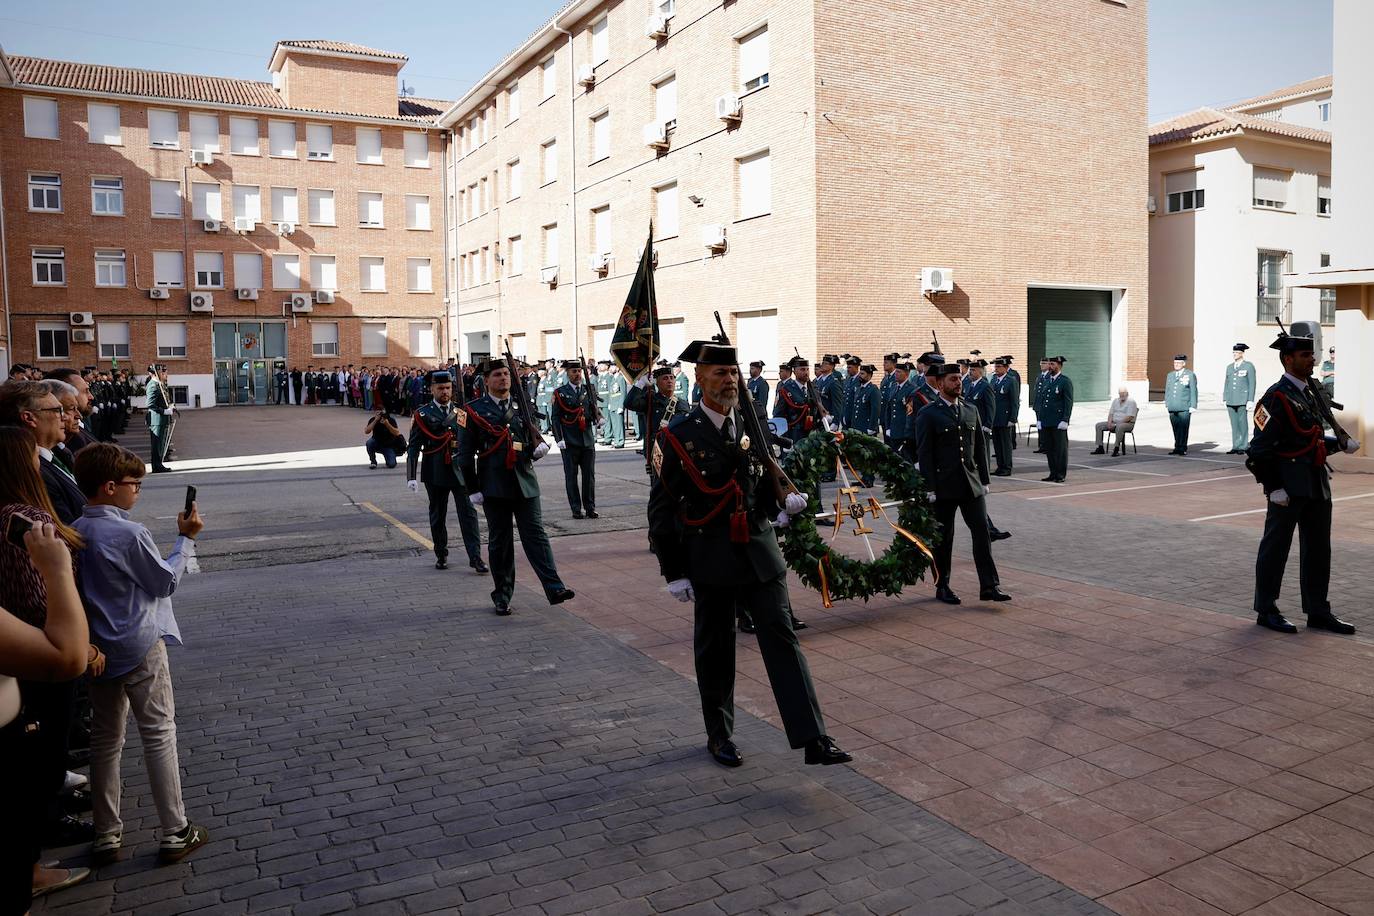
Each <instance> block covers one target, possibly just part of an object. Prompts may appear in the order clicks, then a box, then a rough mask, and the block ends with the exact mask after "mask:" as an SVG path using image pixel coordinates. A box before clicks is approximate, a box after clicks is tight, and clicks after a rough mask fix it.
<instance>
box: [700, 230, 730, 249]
mask: <svg viewBox="0 0 1374 916" xmlns="http://www.w3.org/2000/svg"><path fill="white" fill-rule="evenodd" d="M701 244H702V245H704V246H705V247H707V248H709V249H710V250H711V251H724V250H725V248H726V246H727V243H726V241H725V227H724V226H722V225H721V224H720V223H712V224H711V225H708V226H702V227H701Z"/></svg>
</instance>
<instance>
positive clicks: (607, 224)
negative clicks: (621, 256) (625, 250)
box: [590, 204, 614, 257]
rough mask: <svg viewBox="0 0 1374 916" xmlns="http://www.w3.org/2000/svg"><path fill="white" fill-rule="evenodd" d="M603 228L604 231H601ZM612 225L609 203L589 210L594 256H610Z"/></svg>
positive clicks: (612, 236)
mask: <svg viewBox="0 0 1374 916" xmlns="http://www.w3.org/2000/svg"><path fill="white" fill-rule="evenodd" d="M603 230H604V232H603ZM613 233H614V227H613V225H612V223H611V205H610V204H602V205H601V206H599V207H594V208H593V209H592V212H591V239H590V241H591V249H592V252H591V253H592V254H593V255H596V256H598V257H599V256H601V255H605V256H607V257H610V254H611V248H612V247H613V245H612V241H613V238H614V235H613Z"/></svg>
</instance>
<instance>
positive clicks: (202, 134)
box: [191, 112, 219, 153]
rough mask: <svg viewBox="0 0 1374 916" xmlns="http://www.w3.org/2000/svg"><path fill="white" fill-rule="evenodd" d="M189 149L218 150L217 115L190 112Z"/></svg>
mask: <svg viewBox="0 0 1374 916" xmlns="http://www.w3.org/2000/svg"><path fill="white" fill-rule="evenodd" d="M191 149H198V150H204V151H206V152H209V153H218V152H219V116H218V115H212V114H196V113H195V112H192V113H191Z"/></svg>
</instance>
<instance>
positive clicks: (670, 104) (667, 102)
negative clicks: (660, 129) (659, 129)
mask: <svg viewBox="0 0 1374 916" xmlns="http://www.w3.org/2000/svg"><path fill="white" fill-rule="evenodd" d="M654 108H655V111H656V114H657V118H658V123H660V124H669V123H672V122H674V121H676V120H677V77H675V76H670V77H668V79H666V80H664V81H663V82H661V83H659V84H658V85H656V86H654Z"/></svg>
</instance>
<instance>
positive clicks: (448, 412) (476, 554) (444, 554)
mask: <svg viewBox="0 0 1374 916" xmlns="http://www.w3.org/2000/svg"><path fill="white" fill-rule="evenodd" d="M429 390H430V394H431V395H432V397H433V400H431V401H430V402H429V403H428V404H425V405H423V406H422V407H420V408H418V409H417V410H416V411H415V414H414V416H412V417H411V419H410V438H409V441H408V442H407V445H406V486H407V487H408V488H409V489H410V492H412V493H416V492H419V489H420V484H422V483H423V484H424V485H425V493H426V495H428V496H429V537H430V540H432V541H433V542H434V568H435V569H448V521H447V518H448V504H449V500H453V501H454V508H455V509H456V510H457V512H458V528H459V530H460V531H462V533H463V547H464V549H466V550H467V554H468V566H470V567H472V569H473V570H474V571H476V572H478V573H485V572H487V571H488V570H487V564H485V563H483V562H482V535H481V532H480V531H479V529H478V527H477V510H475V509H473V508H472V504H471V503H469V502H468V492H467V488H466V486H465V484H464V482H463V476H462V468H461V467H460V466H459V465H458V463H457V460H456V457H455V456H456V455H457V453H458V450H459V448H460V446H461V444H462V440H463V436H464V435H465V433H464V429H465V427H466V426H467V414H466V413H464V411H463V410H462V409H461V408H459V407H458V406H457V405H456V404H454V403H453V376H452V375H451V374H450V373H448V372H435V373H433V374H432V375H431V376H430V382H429ZM417 468H418V471H419V473H418V475H417V473H416V471H417Z"/></svg>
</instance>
